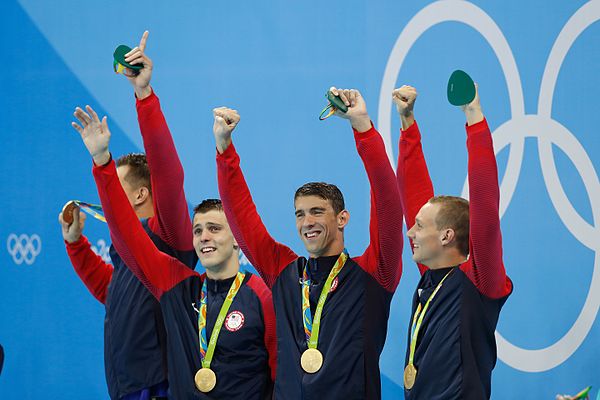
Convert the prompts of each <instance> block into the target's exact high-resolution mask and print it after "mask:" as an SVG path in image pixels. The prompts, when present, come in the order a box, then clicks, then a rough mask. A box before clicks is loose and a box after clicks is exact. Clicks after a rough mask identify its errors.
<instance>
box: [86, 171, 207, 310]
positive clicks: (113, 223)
mask: <svg viewBox="0 0 600 400" xmlns="http://www.w3.org/2000/svg"><path fill="white" fill-rule="evenodd" d="M93 173H94V179H95V180H96V186H97V187H98V194H99V195H100V201H101V203H102V209H103V211H104V215H105V217H106V222H107V223H108V229H109V230H110V235H111V238H112V242H113V246H115V249H116V250H117V252H118V253H119V255H120V256H121V258H122V259H123V261H124V262H125V264H126V265H127V267H128V268H129V269H131V271H132V272H133V273H134V274H135V275H136V276H137V277H138V279H140V281H141V282H142V283H143V284H144V286H146V287H147V288H148V290H150V292H151V293H152V294H153V295H154V297H156V298H157V299H160V297H161V296H162V294H163V293H164V292H166V291H168V290H170V289H171V288H172V287H173V286H175V285H176V284H177V283H179V282H181V281H182V280H183V279H186V278H188V277H190V276H191V275H193V274H196V273H195V272H194V271H193V270H190V269H189V268H187V267H186V266H185V265H184V264H183V263H181V262H180V261H179V260H177V259H176V258H173V257H171V256H169V255H167V254H165V253H163V252H161V251H160V250H158V249H157V248H156V246H155V245H154V243H153V242H152V239H150V237H149V236H148V235H147V234H146V231H145V230H144V228H143V226H142V224H141V222H140V221H139V219H138V218H137V216H136V214H135V212H134V211H133V208H132V207H131V205H130V204H129V201H128V200H127V196H126V195H125V192H124V191H123V187H122V186H121V183H120V182H119V178H118V176H117V170H116V168H115V162H114V161H112V160H111V161H110V162H109V163H108V164H106V165H103V166H94V168H93Z"/></svg>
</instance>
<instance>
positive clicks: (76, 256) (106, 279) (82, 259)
mask: <svg viewBox="0 0 600 400" xmlns="http://www.w3.org/2000/svg"><path fill="white" fill-rule="evenodd" d="M65 244H66V246H67V254H68V255H69V258H70V259H71V264H73V268H74V269H75V272H77V275H79V278H80V279H81V281H82V282H83V283H84V284H85V286H86V287H87V288H88V290H89V291H90V293H91V294H92V296H94V297H95V298H96V299H98V301H99V302H100V303H102V304H104V303H105V301H106V293H107V290H108V284H109V283H110V280H111V279H112V273H113V266H112V265H110V264H107V263H105V262H104V260H102V257H100V256H99V255H97V254H96V253H94V251H93V250H92V246H91V245H90V242H89V241H88V240H87V238H86V237H85V236H83V235H81V237H80V238H79V240H77V241H76V242H73V243H67V242H65Z"/></svg>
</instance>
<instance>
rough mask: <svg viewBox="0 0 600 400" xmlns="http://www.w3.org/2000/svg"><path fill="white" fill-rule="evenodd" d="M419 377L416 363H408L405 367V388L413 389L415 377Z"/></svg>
mask: <svg viewBox="0 0 600 400" xmlns="http://www.w3.org/2000/svg"><path fill="white" fill-rule="evenodd" d="M416 378H417V369H416V368H415V366H414V365H412V364H408V365H407V366H406V368H404V388H405V389H412V387H413V386H414V385H415V379H416Z"/></svg>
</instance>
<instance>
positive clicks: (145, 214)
mask: <svg viewBox="0 0 600 400" xmlns="http://www.w3.org/2000/svg"><path fill="white" fill-rule="evenodd" d="M133 209H134V210H135V214H136V215H137V217H138V218H140V219H146V218H150V217H153V216H154V206H153V205H152V204H143V205H142V206H137V207H136V206H134V207H133Z"/></svg>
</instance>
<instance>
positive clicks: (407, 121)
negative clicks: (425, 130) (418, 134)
mask: <svg viewBox="0 0 600 400" xmlns="http://www.w3.org/2000/svg"><path fill="white" fill-rule="evenodd" d="M400 122H401V123H402V130H403V131H405V130H407V129H408V128H410V127H411V125H412V124H414V123H415V116H414V114H413V113H412V111H411V112H410V113H408V114H407V115H404V114H400Z"/></svg>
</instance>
